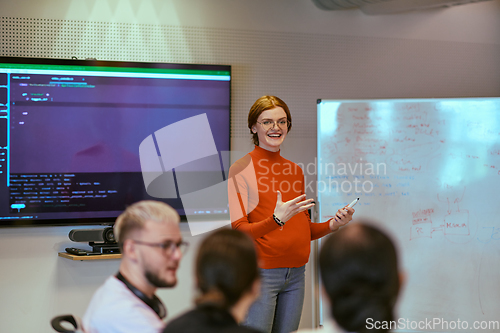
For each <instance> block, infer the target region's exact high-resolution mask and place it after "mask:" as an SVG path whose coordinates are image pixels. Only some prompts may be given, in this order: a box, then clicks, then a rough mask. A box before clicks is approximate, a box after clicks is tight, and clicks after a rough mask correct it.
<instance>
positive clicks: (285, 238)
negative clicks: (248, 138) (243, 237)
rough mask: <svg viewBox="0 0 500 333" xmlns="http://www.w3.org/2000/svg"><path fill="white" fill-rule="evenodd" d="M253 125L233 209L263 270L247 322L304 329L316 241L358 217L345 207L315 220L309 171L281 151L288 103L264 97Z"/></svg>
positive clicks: (235, 171) (268, 328)
mask: <svg viewBox="0 0 500 333" xmlns="http://www.w3.org/2000/svg"><path fill="white" fill-rule="evenodd" d="M248 128H249V129H250V132H251V134H252V135H253V137H252V139H253V143H254V144H255V149H254V150H253V151H252V152H250V153H249V154H247V155H245V156H244V157H243V158H241V159H239V160H238V161H236V162H235V163H234V164H233V165H232V166H231V169H230V172H229V181H228V182H229V186H228V190H229V209H230V214H231V222H232V224H231V225H232V227H233V229H238V230H241V231H244V232H246V233H247V234H249V235H250V236H251V237H252V239H253V240H254V242H255V244H256V247H257V252H258V256H259V267H260V270H261V282H262V288H261V296H260V297H259V299H258V300H257V301H256V302H255V303H254V304H253V305H252V307H251V308H250V311H249V313H248V317H247V319H246V320H245V322H244V325H246V326H249V327H252V328H255V329H257V330H260V331H263V332H283V333H288V332H291V331H295V330H297V329H298V326H299V322H300V316H301V313H302V305H303V303H304V289H305V274H304V273H305V264H306V263H307V261H308V260H309V253H310V242H311V241H312V240H315V239H318V238H321V237H323V236H325V235H327V234H329V233H331V232H334V231H337V230H338V229H339V228H340V227H341V226H343V225H345V224H347V223H348V222H349V221H351V220H352V214H353V213H354V209H352V208H349V207H347V206H346V207H344V208H343V209H339V210H338V212H337V213H336V216H335V217H334V218H332V219H330V220H328V221H326V222H324V223H312V222H311V219H310V217H309V214H308V213H307V210H308V209H309V208H311V207H312V206H314V203H313V199H306V195H305V186H304V173H303V171H302V169H301V168H300V167H299V166H298V165H297V164H295V163H293V162H291V161H289V160H287V159H285V158H283V157H282V156H281V155H280V146H281V144H282V143H283V141H284V140H285V138H286V136H287V134H288V132H289V131H290V129H291V128H292V117H291V115H290V110H289V109H288V106H287V105H286V104H285V102H283V101H282V100H281V99H279V98H278V97H275V96H262V97H261V98H259V99H258V100H257V101H256V102H255V103H254V105H253V106H252V107H251V109H250V112H249V114H248Z"/></svg>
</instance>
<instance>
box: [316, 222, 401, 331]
mask: <svg viewBox="0 0 500 333" xmlns="http://www.w3.org/2000/svg"><path fill="white" fill-rule="evenodd" d="M319 265H320V272H321V279H322V280H323V287H324V290H325V291H326V293H327V295H328V298H329V299H330V303H331V315H332V317H333V318H334V319H335V321H336V322H337V324H339V325H340V326H341V327H342V328H343V329H345V330H346V331H348V332H369V331H372V330H369V329H368V328H367V320H368V319H369V318H371V320H372V321H391V320H394V314H393V310H394V305H395V303H396V299H397V296H398V292H399V287H400V279H399V276H400V275H399V270H398V259H397V254H396V248H395V246H394V244H393V242H392V241H391V239H390V238H389V237H388V236H387V235H386V234H385V233H383V232H382V231H381V230H379V229H377V228H376V227H373V226H370V225H368V224H365V223H358V224H352V225H349V226H347V227H345V228H342V229H341V230H339V231H338V232H336V233H334V234H333V235H332V236H330V237H329V238H328V239H327V240H326V241H325V242H324V244H323V246H322V248H321V251H320V255H319Z"/></svg>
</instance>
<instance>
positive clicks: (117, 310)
mask: <svg viewBox="0 0 500 333" xmlns="http://www.w3.org/2000/svg"><path fill="white" fill-rule="evenodd" d="M83 326H84V329H85V330H86V331H88V332H99V331H101V329H100V328H101V327H102V328H109V329H111V330H113V331H116V332H129V331H130V330H128V329H127V328H132V327H141V326H144V328H145V329H148V328H154V329H157V330H158V329H161V328H163V322H162V321H161V320H160V319H159V318H158V316H157V315H156V313H154V311H153V310H152V309H151V308H149V307H148V306H147V305H146V304H145V303H144V302H142V301H141V300H140V299H139V298H138V297H137V296H135V295H134V294H133V293H132V292H131V291H130V290H129V289H128V288H127V287H126V286H125V285H124V284H123V283H122V282H121V281H119V280H118V279H116V277H114V276H112V277H109V278H108V279H107V280H106V281H105V282H104V284H103V285H102V286H101V287H99V289H98V290H97V291H96V292H95V294H94V296H93V297H92V300H91V301H90V304H89V307H88V308H87V311H86V312H85V315H84V317H83Z"/></svg>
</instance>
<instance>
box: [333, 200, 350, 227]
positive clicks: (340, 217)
mask: <svg viewBox="0 0 500 333" xmlns="http://www.w3.org/2000/svg"><path fill="white" fill-rule="evenodd" d="M352 214H354V209H353V208H351V207H348V206H345V207H344V208H341V209H339V210H338V211H337V214H335V217H334V218H333V219H331V220H330V230H331V231H337V230H339V228H340V227H342V226H344V225H346V224H347V223H349V222H350V221H352Z"/></svg>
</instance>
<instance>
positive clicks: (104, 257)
mask: <svg viewBox="0 0 500 333" xmlns="http://www.w3.org/2000/svg"><path fill="white" fill-rule="evenodd" d="M58 255H59V257H63V258H66V259H70V260H80V261H84V260H108V259H120V258H121V257H122V255H121V254H120V253H112V254H98V255H90V256H77V255H74V254H70V253H67V252H59V254H58Z"/></svg>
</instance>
